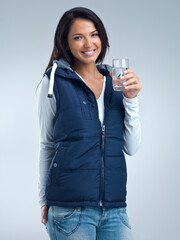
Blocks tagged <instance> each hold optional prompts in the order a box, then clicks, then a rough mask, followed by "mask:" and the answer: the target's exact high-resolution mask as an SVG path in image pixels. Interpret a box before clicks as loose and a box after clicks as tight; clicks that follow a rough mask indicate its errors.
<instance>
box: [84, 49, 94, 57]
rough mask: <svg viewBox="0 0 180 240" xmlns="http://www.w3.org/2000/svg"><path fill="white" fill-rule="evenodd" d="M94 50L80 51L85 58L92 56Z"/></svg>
mask: <svg viewBox="0 0 180 240" xmlns="http://www.w3.org/2000/svg"><path fill="white" fill-rule="evenodd" d="M95 51H96V49H93V50H90V51H82V53H83V54H84V55H86V56H92V55H93V54H94V53H95Z"/></svg>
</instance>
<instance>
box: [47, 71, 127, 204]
mask: <svg viewBox="0 0 180 240" xmlns="http://www.w3.org/2000/svg"><path fill="white" fill-rule="evenodd" d="M99 71H100V72H101V73H102V74H103V75H106V86H105V93H104V104H105V105H104V123H103V127H101V122H100V120H99V117H98V107H97V101H96V98H95V95H94V93H93V92H92V91H91V89H90V88H88V87H87V85H86V84H85V83H84V82H83V81H82V80H81V79H80V78H79V76H78V75H77V74H76V73H75V72H74V71H69V70H68V69H62V68H59V67H58V68H57V69H56V72H55V80H54V88H53V90H54V94H55V97H56V109H57V111H56V115H55V117H54V128H53V136H54V143H55V149H56V152H55V154H54V157H53V159H52V162H51V165H50V168H49V171H48V176H47V181H46V205H48V206H52V205H56V206H67V207H71V206H72V207H78V206H103V207H125V206H126V178H127V173H126V162H125V157H124V153H123V147H124V138H123V134H124V106H123V102H122V100H123V96H122V92H116V91H113V88H112V78H111V76H110V75H109V72H108V70H107V69H106V70H102V69H99ZM50 72H51V69H49V70H48V71H47V72H46V75H47V76H48V77H50ZM50 100H51V99H50Z"/></svg>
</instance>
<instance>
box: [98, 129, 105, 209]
mask: <svg viewBox="0 0 180 240" xmlns="http://www.w3.org/2000/svg"><path fill="white" fill-rule="evenodd" d="M104 136H105V125H103V126H102V129H101V150H102V153H101V180H100V181H101V183H100V201H99V205H100V206H102V205H103V203H102V200H103V192H104Z"/></svg>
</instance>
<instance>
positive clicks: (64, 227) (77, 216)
mask: <svg viewBox="0 0 180 240" xmlns="http://www.w3.org/2000/svg"><path fill="white" fill-rule="evenodd" d="M53 221H54V224H55V226H56V228H55V231H56V234H58V232H59V231H60V232H62V233H64V234H65V235H66V236H69V235H71V234H72V233H74V232H75V231H76V230H77V229H78V227H79V225H80V221H81V208H79V207H58V206H53Z"/></svg>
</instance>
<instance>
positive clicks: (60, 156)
mask: <svg viewBox="0 0 180 240" xmlns="http://www.w3.org/2000/svg"><path fill="white" fill-rule="evenodd" d="M66 150H67V146H59V147H58V149H57V150H56V152H55V154H54V157H53V159H52V167H51V182H52V183H53V184H54V185H56V184H57V178H58V173H59V170H60V169H62V168H63V162H64V156H65V153H66Z"/></svg>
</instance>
